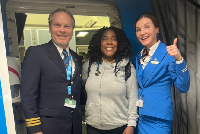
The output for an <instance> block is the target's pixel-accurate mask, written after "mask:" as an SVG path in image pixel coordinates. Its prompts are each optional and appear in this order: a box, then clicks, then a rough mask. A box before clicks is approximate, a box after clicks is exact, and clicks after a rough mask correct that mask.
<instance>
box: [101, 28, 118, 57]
mask: <svg viewBox="0 0 200 134" xmlns="http://www.w3.org/2000/svg"><path fill="white" fill-rule="evenodd" d="M101 52H102V55H103V58H104V59H106V60H113V59H114V56H115V54H116V52H117V36H116V34H115V32H114V31H113V30H111V29H108V30H106V31H105V32H104V33H103V34H102V37H101Z"/></svg>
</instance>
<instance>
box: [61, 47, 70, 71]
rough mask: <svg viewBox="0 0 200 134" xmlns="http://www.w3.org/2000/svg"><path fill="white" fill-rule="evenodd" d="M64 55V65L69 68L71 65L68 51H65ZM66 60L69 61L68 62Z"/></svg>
mask: <svg viewBox="0 0 200 134" xmlns="http://www.w3.org/2000/svg"><path fill="white" fill-rule="evenodd" d="M62 53H63V55H64V59H63V62H64V65H65V68H67V67H68V65H69V57H68V53H67V51H66V49H63V51H62ZM66 59H67V60H66Z"/></svg>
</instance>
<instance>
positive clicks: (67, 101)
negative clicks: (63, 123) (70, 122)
mask: <svg viewBox="0 0 200 134" xmlns="http://www.w3.org/2000/svg"><path fill="white" fill-rule="evenodd" d="M64 106H65V107H70V108H76V101H75V100H70V99H69V98H66V99H65V104H64Z"/></svg>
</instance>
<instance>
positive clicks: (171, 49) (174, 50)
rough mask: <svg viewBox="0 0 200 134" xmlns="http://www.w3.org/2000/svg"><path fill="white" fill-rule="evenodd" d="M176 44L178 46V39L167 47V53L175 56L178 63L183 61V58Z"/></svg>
mask: <svg viewBox="0 0 200 134" xmlns="http://www.w3.org/2000/svg"><path fill="white" fill-rule="evenodd" d="M176 44H177V38H175V39H174V42H173V45H171V46H167V52H168V54H169V55H170V56H174V58H175V60H176V61H179V60H182V56H181V53H180V52H179V50H178V48H177V45H176Z"/></svg>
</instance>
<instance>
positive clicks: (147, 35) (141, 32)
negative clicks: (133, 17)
mask: <svg viewBox="0 0 200 134" xmlns="http://www.w3.org/2000/svg"><path fill="white" fill-rule="evenodd" d="M158 31H159V28H157V27H155V26H154V24H153V22H152V20H151V19H149V18H145V17H143V18H141V19H140V20H138V21H137V23H136V36H137V38H138V40H139V41H140V42H141V43H142V45H143V46H145V47H146V48H150V47H151V46H153V45H154V44H155V43H156V42H157V34H158Z"/></svg>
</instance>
